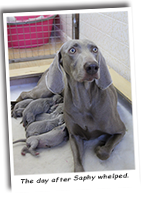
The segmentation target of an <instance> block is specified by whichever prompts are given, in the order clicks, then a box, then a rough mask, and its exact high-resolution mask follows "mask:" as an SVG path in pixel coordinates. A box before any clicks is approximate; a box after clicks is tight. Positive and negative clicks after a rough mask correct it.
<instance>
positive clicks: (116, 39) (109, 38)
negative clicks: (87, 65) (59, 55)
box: [80, 12, 130, 81]
mask: <svg viewBox="0 0 143 200" xmlns="http://www.w3.org/2000/svg"><path fill="white" fill-rule="evenodd" d="M83 38H87V39H89V40H92V41H94V42H95V44H97V46H99V48H100V50H101V52H102V54H103V56H104V57H105V59H106V62H107V65H109V66H110V67H111V68H113V69H114V70H115V71H117V72H118V73H119V74H120V75H122V76H123V77H124V78H126V79H127V80H128V81H130V62H129V38H128V13H127V12H104V13H89V14H86V13H85V14H80V39H83Z"/></svg>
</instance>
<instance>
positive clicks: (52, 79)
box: [45, 49, 64, 94]
mask: <svg viewBox="0 0 143 200" xmlns="http://www.w3.org/2000/svg"><path fill="white" fill-rule="evenodd" d="M60 51H61V49H60V50H59V51H58V52H57V54H56V56H55V58H54V60H53V62H52V64H51V65H50V68H49V71H48V73H47V75H46V76H45V82H46V85H47V88H48V89H49V90H50V91H51V92H52V93H54V94H60V93H61V92H62V91H63V89H64V75H63V71H62V69H61V66H60V63H61V52H60Z"/></svg>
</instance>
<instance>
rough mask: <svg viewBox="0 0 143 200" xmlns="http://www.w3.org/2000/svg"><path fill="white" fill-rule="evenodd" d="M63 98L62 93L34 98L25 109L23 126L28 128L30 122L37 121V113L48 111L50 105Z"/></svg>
mask: <svg viewBox="0 0 143 200" xmlns="http://www.w3.org/2000/svg"><path fill="white" fill-rule="evenodd" d="M61 99H62V97H61V95H54V96H53V97H51V98H40V99H36V100H33V101H32V102H31V103H30V104H29V105H28V106H27V107H26V108H25V109H24V111H23V114H22V115H23V119H22V122H23V126H24V127H25V128H27V126H29V124H31V123H32V122H34V121H35V117H36V115H38V114H41V113H46V112H48V110H49V109H50V107H51V106H52V105H54V104H56V103H59V102H61Z"/></svg>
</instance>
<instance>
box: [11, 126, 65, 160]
mask: <svg viewBox="0 0 143 200" xmlns="http://www.w3.org/2000/svg"><path fill="white" fill-rule="evenodd" d="M67 140H68V132H67V129H66V127H65V123H64V124H62V125H60V126H58V127H56V128H54V129H52V130H51V131H49V132H47V133H45V134H42V135H38V136H31V137H29V138H27V139H21V140H17V141H15V142H13V144H15V143H17V142H26V146H25V147H24V148H23V149H22V151H21V154H22V155H25V154H26V153H31V154H32V155H33V156H37V155H39V152H38V151H36V149H38V148H51V147H55V146H57V145H59V144H61V143H62V142H64V141H67Z"/></svg>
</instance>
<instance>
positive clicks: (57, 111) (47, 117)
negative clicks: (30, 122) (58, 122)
mask: <svg viewBox="0 0 143 200" xmlns="http://www.w3.org/2000/svg"><path fill="white" fill-rule="evenodd" d="M55 106H56V109H55V110H54V111H53V112H51V113H42V114H39V115H36V119H35V121H43V120H50V119H54V118H56V117H58V115H60V114H62V113H63V103H60V104H57V105H55Z"/></svg>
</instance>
